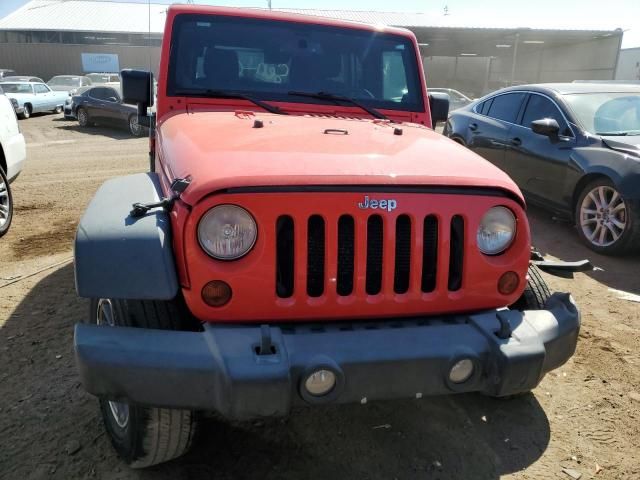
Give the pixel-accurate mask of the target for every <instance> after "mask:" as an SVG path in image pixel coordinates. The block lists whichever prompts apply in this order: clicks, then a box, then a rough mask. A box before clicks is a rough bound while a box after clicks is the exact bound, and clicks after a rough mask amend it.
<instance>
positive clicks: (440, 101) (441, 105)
mask: <svg viewBox="0 0 640 480" xmlns="http://www.w3.org/2000/svg"><path fill="white" fill-rule="evenodd" d="M429 110H431V124H432V126H433V128H436V124H437V123H438V122H446V121H447V118H448V116H449V95H447V94H446V93H442V92H433V93H430V94H429Z"/></svg>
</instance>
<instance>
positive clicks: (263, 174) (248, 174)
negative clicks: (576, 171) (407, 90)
mask: <svg viewBox="0 0 640 480" xmlns="http://www.w3.org/2000/svg"><path fill="white" fill-rule="evenodd" d="M256 119H258V120H261V121H262V122H263V127H262V128H256V127H255V126H254V120H256ZM396 127H399V128H401V129H402V135H396V134H394V128H396ZM344 131H346V132H347V134H345V133H344ZM158 132H159V148H160V151H161V155H162V157H163V159H164V161H165V162H166V164H167V165H168V167H169V169H170V173H171V175H172V176H173V177H174V178H180V177H186V176H191V178H192V183H191V185H190V186H189V188H188V189H187V190H186V191H185V192H184V193H183V194H182V199H183V200H184V201H185V202H186V203H188V204H191V205H194V204H195V203H197V202H198V201H199V200H200V199H202V198H203V197H204V196H206V195H208V194H210V193H212V192H214V191H218V190H222V189H226V188H233V187H252V186H270V185H283V186H284V185H455V186H473V187H494V188H496V187H497V188H501V189H504V190H508V191H511V192H514V193H516V194H517V195H518V196H519V197H520V198H522V195H521V193H520V191H519V190H518V187H517V186H516V185H515V184H514V183H513V181H512V180H511V179H510V178H509V177H508V176H507V175H506V174H505V173H503V172H502V171H501V170H499V169H498V168H496V167H495V166H493V165H492V164H490V163H489V162H487V161H485V160H484V159H482V158H481V157H479V156H478V155H476V154H475V153H472V152H471V151H469V150H467V149H466V148H464V147H462V146H460V145H458V144H456V143H455V142H453V141H451V140H449V139H447V138H445V137H443V136H442V135H440V134H438V133H435V132H433V131H431V130H429V129H427V128H424V127H420V126H416V125H407V124H405V125H401V126H398V125H393V124H388V123H386V122H379V121H372V120H368V119H345V118H333V117H311V116H298V115H289V116H286V115H273V114H267V113H265V114H262V113H260V114H256V115H255V116H254V115H253V114H251V113H246V114H245V113H235V112H206V111H195V112H193V113H181V114H177V115H174V116H172V117H169V118H167V119H166V120H165V121H163V122H162V123H161V125H159V126H158Z"/></svg>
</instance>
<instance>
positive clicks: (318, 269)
mask: <svg viewBox="0 0 640 480" xmlns="http://www.w3.org/2000/svg"><path fill="white" fill-rule="evenodd" d="M324 230H325V228H324V219H323V218H322V217H321V216H320V215H312V216H311V217H309V220H308V222H307V232H308V240H307V294H308V295H309V296H310V297H319V296H320V295H322V293H323V292H324V256H325V239H324Z"/></svg>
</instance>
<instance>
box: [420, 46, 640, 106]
mask: <svg viewBox="0 0 640 480" xmlns="http://www.w3.org/2000/svg"><path fill="white" fill-rule="evenodd" d="M619 46H620V37H619V36H611V37H605V38H597V39H593V40H590V41H587V42H579V43H571V44H561V45H557V46H545V45H530V44H522V43H521V44H519V45H518V47H519V48H518V51H517V54H516V65H515V67H516V68H515V70H512V68H513V50H512V49H509V50H508V51H506V52H505V54H504V55H501V56H494V57H436V56H434V57H425V58H424V65H425V71H426V75H427V82H428V83H427V84H428V85H431V86H437V87H449V88H454V89H456V90H460V91H463V92H466V93H467V94H470V95H471V96H475V97H479V96H481V95H484V94H486V93H489V92H491V91H494V90H497V89H499V88H503V87H507V86H510V85H512V84H513V85H522V84H525V83H543V82H572V81H573V80H612V79H613V78H614V76H615V72H616V61H617V58H618V52H619ZM637 50H638V53H637V54H636V56H637V58H636V60H635V61H640V49H637ZM635 61H634V65H635Z"/></svg>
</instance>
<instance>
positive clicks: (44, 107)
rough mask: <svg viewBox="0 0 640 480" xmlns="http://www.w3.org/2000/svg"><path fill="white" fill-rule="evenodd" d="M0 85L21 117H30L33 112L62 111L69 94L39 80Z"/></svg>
mask: <svg viewBox="0 0 640 480" xmlns="http://www.w3.org/2000/svg"><path fill="white" fill-rule="evenodd" d="M0 87H2V90H3V91H4V93H5V95H7V97H9V98H10V99H11V103H12V104H13V107H14V109H15V111H16V114H17V115H18V116H19V117H20V118H29V117H30V116H31V114H33V113H39V112H55V113H60V112H62V109H63V107H64V102H65V101H66V99H67V97H68V95H67V94H66V93H64V92H54V91H52V90H51V89H50V88H49V87H48V86H47V85H46V84H44V83H37V82H0Z"/></svg>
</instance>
